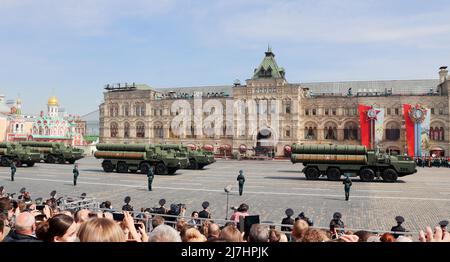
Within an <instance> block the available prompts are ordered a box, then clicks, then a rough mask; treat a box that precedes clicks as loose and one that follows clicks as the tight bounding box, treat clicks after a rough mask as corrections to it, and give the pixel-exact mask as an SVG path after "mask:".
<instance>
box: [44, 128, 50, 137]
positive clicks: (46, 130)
mask: <svg viewBox="0 0 450 262" xmlns="http://www.w3.org/2000/svg"><path fill="white" fill-rule="evenodd" d="M45 135H46V136H49V135H50V130H49V129H48V126H46V127H45Z"/></svg>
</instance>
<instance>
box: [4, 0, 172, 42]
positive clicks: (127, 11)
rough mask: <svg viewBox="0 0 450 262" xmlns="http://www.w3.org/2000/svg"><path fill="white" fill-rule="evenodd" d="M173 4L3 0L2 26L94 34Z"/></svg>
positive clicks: (152, 0) (167, 0) (156, 1)
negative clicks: (124, 20) (125, 20)
mask: <svg viewBox="0 0 450 262" xmlns="http://www.w3.org/2000/svg"><path fill="white" fill-rule="evenodd" d="M174 4H175V1H174V0H130V1H122V0H64V1H60V0H39V1H35V0H2V1H1V3H0V26H2V25H3V26H9V27H11V26H22V27H26V28H28V29H30V28H32V29H33V30H35V31H38V32H39V31H46V30H49V29H50V30H54V29H63V30H69V31H70V32H75V33H78V34H82V35H84V34H87V35H89V34H94V35H95V34H102V33H105V32H107V30H108V29H110V27H111V26H112V25H114V24H115V23H117V22H120V21H121V20H123V19H127V18H148V17H152V16H156V15H161V14H165V13H167V12H169V11H171V10H172V8H173V7H174Z"/></svg>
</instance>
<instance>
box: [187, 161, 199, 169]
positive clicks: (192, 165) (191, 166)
mask: <svg viewBox="0 0 450 262" xmlns="http://www.w3.org/2000/svg"><path fill="white" fill-rule="evenodd" d="M189 169H198V163H197V161H196V160H195V159H192V160H190V159H189Z"/></svg>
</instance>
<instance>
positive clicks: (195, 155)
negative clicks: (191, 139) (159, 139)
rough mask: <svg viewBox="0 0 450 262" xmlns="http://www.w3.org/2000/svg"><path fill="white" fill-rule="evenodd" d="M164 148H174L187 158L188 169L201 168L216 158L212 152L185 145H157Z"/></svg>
mask: <svg viewBox="0 0 450 262" xmlns="http://www.w3.org/2000/svg"><path fill="white" fill-rule="evenodd" d="M158 146H160V147H161V148H162V149H164V150H174V151H176V152H178V153H179V154H182V155H183V156H187V157H188V158H189V167H188V168H189V169H203V168H204V167H205V166H207V165H210V164H212V163H214V162H216V160H215V159H214V154H212V153H211V152H208V151H205V150H201V149H199V150H193V149H191V148H190V147H188V146H185V145H174V144H172V145H158Z"/></svg>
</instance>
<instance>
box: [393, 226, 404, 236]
mask: <svg viewBox="0 0 450 262" xmlns="http://www.w3.org/2000/svg"><path fill="white" fill-rule="evenodd" d="M391 231H392V232H406V229H405V228H404V227H402V225H397V226H395V227H392V228H391ZM393 235H394V237H395V238H398V237H399V236H400V235H399V234H393Z"/></svg>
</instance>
